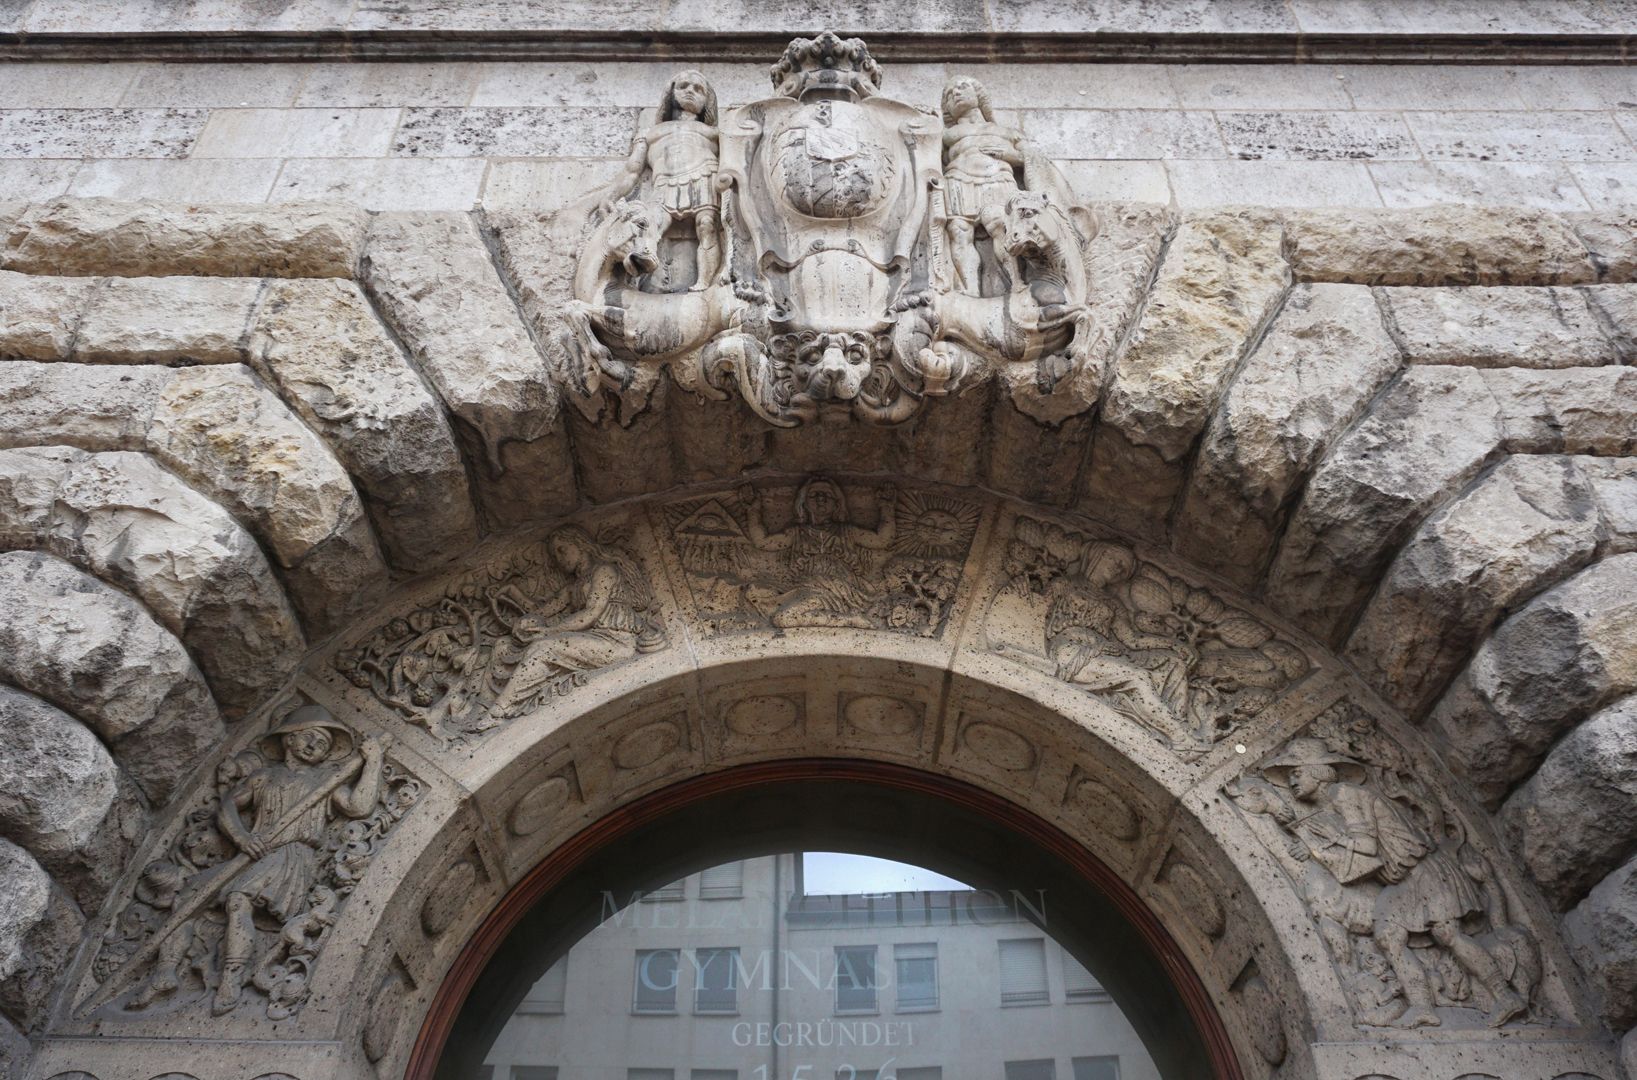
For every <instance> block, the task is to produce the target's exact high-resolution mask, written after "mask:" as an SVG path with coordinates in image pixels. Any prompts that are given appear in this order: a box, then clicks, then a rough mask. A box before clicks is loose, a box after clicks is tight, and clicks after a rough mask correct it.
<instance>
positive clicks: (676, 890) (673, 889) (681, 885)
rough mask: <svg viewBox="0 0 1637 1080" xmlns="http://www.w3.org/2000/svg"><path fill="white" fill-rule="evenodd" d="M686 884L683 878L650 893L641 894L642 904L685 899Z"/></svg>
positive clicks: (686, 881) (685, 879)
mask: <svg viewBox="0 0 1637 1080" xmlns="http://www.w3.org/2000/svg"><path fill="white" fill-rule="evenodd" d="M687 884H688V879H687V878H683V879H682V880H681V881H673V882H671V883H670V884H669V885H661V886H660V887H659V888H657V889H655V890H653V891H652V892H645V893H643V894H642V902H643V903H645V904H651V903H653V902H655V901H656V900H682V899H685V898H686V897H687V895H688V893H687Z"/></svg>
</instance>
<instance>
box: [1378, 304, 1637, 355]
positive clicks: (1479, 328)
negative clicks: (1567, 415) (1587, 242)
mask: <svg viewBox="0 0 1637 1080" xmlns="http://www.w3.org/2000/svg"><path fill="white" fill-rule="evenodd" d="M1381 295H1382V302H1383V304H1384V305H1385V306H1386V311H1387V315H1388V317H1389V318H1390V320H1391V325H1392V328H1393V331H1394V336H1395V337H1396V338H1397V340H1398V343H1399V345H1400V346H1402V348H1403V350H1404V359H1405V360H1406V361H1408V362H1409V363H1412V364H1471V365H1472V366H1474V367H1531V368H1561V367H1575V366H1582V365H1596V364H1617V363H1619V362H1620V356H1619V354H1618V353H1617V352H1616V351H1615V349H1614V345H1613V343H1611V342H1610V341H1609V339H1608V338H1607V337H1605V336H1604V334H1603V331H1602V329H1601V327H1599V326H1598V322H1597V317H1596V316H1595V315H1594V314H1593V313H1592V311H1591V309H1590V308H1589V307H1588V306H1587V304H1586V298H1585V296H1584V295H1583V294H1582V293H1580V292H1579V291H1577V290H1575V289H1565V288H1517V287H1511V288H1500V287H1484V286H1475V287H1471V288H1455V289H1405V288H1392V289H1383V290H1381Z"/></svg>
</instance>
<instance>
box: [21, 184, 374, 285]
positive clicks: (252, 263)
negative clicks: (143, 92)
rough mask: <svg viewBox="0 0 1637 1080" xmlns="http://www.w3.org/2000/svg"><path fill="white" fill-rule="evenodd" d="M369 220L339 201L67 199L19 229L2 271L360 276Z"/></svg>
mask: <svg viewBox="0 0 1637 1080" xmlns="http://www.w3.org/2000/svg"><path fill="white" fill-rule="evenodd" d="M367 221H368V215H367V214H365V212H364V211H363V210H362V209H360V208H358V207H351V206H344V205H340V204H330V203H285V204H282V205H279V206H188V205H186V204H178V203H161V202H146V201H145V202H122V201H119V200H116V199H58V200H56V201H55V202H48V203H37V204H35V205H33V206H31V207H29V209H28V210H27V211H26V212H25V213H23V214H22V216H20V217H19V218H18V219H17V221H16V222H15V223H13V225H12V227H11V231H10V234H9V235H8V236H7V238H6V244H5V249H4V253H3V255H0V266H3V267H4V268H5V269H7V270H21V271H23V272H25V273H30V274H66V275H71V276H80V275H96V274H116V275H121V276H126V277H142V276H147V275H169V274H199V275H210V276H221V277H257V276H261V277H351V276H352V274H353V270H354V268H355V267H356V266H357V265H358V256H359V253H360V251H361V250H362V249H363V243H364V230H365V226H366V224H367Z"/></svg>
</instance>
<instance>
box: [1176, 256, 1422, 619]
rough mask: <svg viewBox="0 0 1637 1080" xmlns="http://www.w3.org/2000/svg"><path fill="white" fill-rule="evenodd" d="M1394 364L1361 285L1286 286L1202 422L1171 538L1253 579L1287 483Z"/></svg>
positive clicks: (1300, 474) (1210, 562)
mask: <svg viewBox="0 0 1637 1080" xmlns="http://www.w3.org/2000/svg"><path fill="white" fill-rule="evenodd" d="M1398 367H1399V354H1398V349H1397V348H1396V347H1395V346H1394V344H1393V342H1392V340H1391V339H1390V338H1389V337H1388V336H1387V331H1386V328H1385V327H1384V326H1383V324H1382V320H1381V311H1380V309H1379V307H1378V305H1377V303H1376V298H1375V296H1374V295H1373V294H1372V293H1371V290H1369V289H1368V288H1365V287H1364V286H1361V285H1333V284H1320V285H1298V286H1297V287H1296V288H1295V289H1293V290H1291V293H1290V296H1289V298H1288V299H1287V300H1286V301H1285V305H1284V307H1283V308H1282V309H1281V310H1280V312H1279V315H1278V317H1277V318H1276V319H1275V321H1274V323H1273V325H1272V326H1271V327H1270V328H1269V330H1268V332H1267V335H1266V336H1265V337H1263V339H1262V342H1261V344H1260V345H1259V346H1258V347H1257V349H1256V351H1255V352H1254V353H1252V354H1251V356H1250V359H1249V360H1247V361H1246V363H1245V366H1244V367H1243V368H1241V369H1240V372H1239V375H1238V377H1237V378H1235V379H1234V381H1233V383H1232V384H1231V385H1230V386H1229V387H1228V390H1227V393H1226V394H1225V395H1224V396H1223V399H1222V405H1221V407H1220V408H1219V409H1218V410H1217V413H1216V416H1215V417H1214V418H1213V419H1212V421H1211V426H1210V427H1209V428H1208V429H1207V430H1206V433H1205V438H1204V440H1203V442H1202V443H1201V445H1200V448H1199V453H1198V456H1197V457H1196V458H1195V460H1194V469H1193V474H1192V477H1191V479H1190V483H1189V486H1188V490H1187V493H1186V495H1185V497H1184V500H1183V503H1182V509H1181V513H1180V514H1179V515H1178V518H1177V525H1176V536H1175V544H1176V547H1177V550H1178V551H1179V552H1180V553H1182V554H1183V555H1186V556H1187V557H1188V558H1190V559H1192V560H1194V561H1195V562H1197V563H1199V564H1200V565H1202V566H1205V567H1207V568H1209V569H1211V570H1214V571H1216V572H1217V573H1219V574H1221V575H1223V576H1224V577H1226V578H1228V579H1229V580H1231V581H1234V582H1236V583H1238V584H1240V585H1241V586H1246V587H1248V586H1250V585H1252V584H1253V583H1254V582H1255V581H1256V580H1257V579H1258V578H1259V577H1260V576H1261V574H1262V572H1263V571H1264V570H1265V569H1266V566H1267V560H1268V559H1270V558H1271V557H1272V555H1273V543H1274V538H1275V537H1276V536H1277V535H1278V532H1279V529H1280V528H1281V526H1282V525H1283V522H1284V515H1285V513H1286V512H1287V500H1288V499H1289V498H1290V496H1291V494H1292V492H1294V491H1295V490H1296V489H1297V487H1298V486H1299V485H1300V484H1301V483H1302V482H1303V481H1304V480H1305V479H1306V478H1307V474H1308V473H1309V472H1310V471H1311V470H1312V469H1313V467H1314V466H1315V465H1316V464H1317V463H1318V461H1319V460H1320V459H1321V458H1322V457H1323V456H1324V454H1325V452H1326V451H1327V450H1328V449H1329V448H1330V445H1331V443H1332V441H1333V440H1334V439H1335V438H1336V437H1337V435H1338V434H1339V433H1340V432H1341V431H1342V430H1343V429H1344V428H1345V427H1346V426H1347V425H1348V424H1350V423H1352V421H1353V420H1354V419H1356V418H1357V416H1358V414H1359V413H1360V412H1362V411H1363V409H1364V407H1365V405H1366V404H1367V403H1368V402H1369V400H1370V399H1371V397H1372V396H1373V395H1374V394H1375V393H1376V391H1378V390H1379V389H1380V388H1381V386H1382V385H1383V384H1384V383H1385V382H1386V381H1387V379H1388V378H1390V377H1391V376H1392V374H1393V372H1395V371H1397V370H1398Z"/></svg>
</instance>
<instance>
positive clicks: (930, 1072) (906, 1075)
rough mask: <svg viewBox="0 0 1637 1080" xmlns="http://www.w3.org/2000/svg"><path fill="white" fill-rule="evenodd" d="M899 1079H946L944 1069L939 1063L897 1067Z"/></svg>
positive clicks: (895, 1072) (895, 1071)
mask: <svg viewBox="0 0 1637 1080" xmlns="http://www.w3.org/2000/svg"><path fill="white" fill-rule="evenodd" d="M893 1075H895V1076H897V1077H898V1080H944V1070H943V1069H942V1067H940V1066H938V1065H922V1066H920V1067H919V1068H914V1069H897V1070H894V1073H893Z"/></svg>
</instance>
